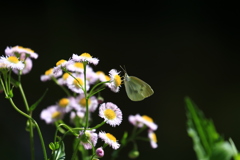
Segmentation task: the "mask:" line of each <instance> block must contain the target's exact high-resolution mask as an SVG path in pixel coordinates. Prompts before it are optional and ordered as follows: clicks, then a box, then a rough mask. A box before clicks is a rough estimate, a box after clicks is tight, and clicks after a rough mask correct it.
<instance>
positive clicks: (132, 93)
mask: <svg viewBox="0 0 240 160" xmlns="http://www.w3.org/2000/svg"><path fill="white" fill-rule="evenodd" d="M124 85H125V89H126V92H127V95H128V97H129V98H130V99H131V100H132V101H141V100H143V99H145V98H147V97H149V96H151V95H152V94H153V93H154V91H153V89H152V88H151V86H150V85H149V84H147V83H146V82H144V81H143V80H141V79H139V78H137V77H134V76H128V78H127V79H126V80H125V81H124Z"/></svg>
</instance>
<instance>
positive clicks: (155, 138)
mask: <svg viewBox="0 0 240 160" xmlns="http://www.w3.org/2000/svg"><path fill="white" fill-rule="evenodd" d="M151 139H152V140H153V141H154V142H155V143H157V136H156V134H155V133H152V134H151Z"/></svg>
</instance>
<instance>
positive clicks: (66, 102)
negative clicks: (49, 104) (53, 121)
mask: <svg viewBox="0 0 240 160" xmlns="http://www.w3.org/2000/svg"><path fill="white" fill-rule="evenodd" d="M57 104H58V106H59V108H60V110H62V111H63V112H64V113H68V112H70V111H71V110H72V106H71V103H70V99H69V98H62V99H60V100H59V101H58V103H57Z"/></svg>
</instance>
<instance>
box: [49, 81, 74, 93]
mask: <svg viewBox="0 0 240 160" xmlns="http://www.w3.org/2000/svg"><path fill="white" fill-rule="evenodd" d="M52 80H53V81H54V83H56V84H57V85H58V86H59V87H60V88H61V89H62V90H63V91H64V92H65V93H66V94H67V96H71V94H70V93H69V91H68V90H67V89H66V88H65V87H64V86H62V85H59V84H58V82H57V79H56V78H55V77H52Z"/></svg>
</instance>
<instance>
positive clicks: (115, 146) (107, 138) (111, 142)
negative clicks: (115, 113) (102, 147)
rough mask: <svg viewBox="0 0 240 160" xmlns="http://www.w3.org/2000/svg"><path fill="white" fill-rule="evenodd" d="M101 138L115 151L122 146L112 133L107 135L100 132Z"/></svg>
mask: <svg viewBox="0 0 240 160" xmlns="http://www.w3.org/2000/svg"><path fill="white" fill-rule="evenodd" d="M98 136H99V138H101V139H102V140H103V141H104V142H105V143H106V144H108V145H109V146H111V147H112V148H113V149H115V150H116V149H118V148H119V147H120V144H119V143H118V142H117V139H116V138H115V137H114V136H113V135H112V134H110V133H105V132H104V131H102V132H99V134H98Z"/></svg>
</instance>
